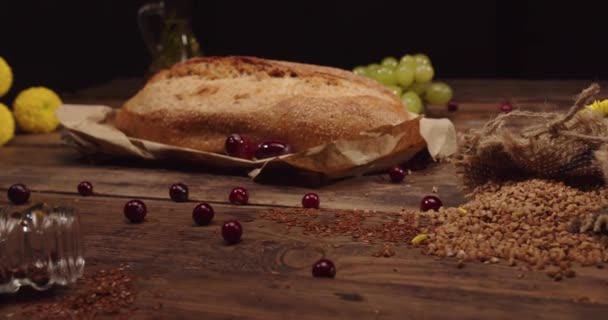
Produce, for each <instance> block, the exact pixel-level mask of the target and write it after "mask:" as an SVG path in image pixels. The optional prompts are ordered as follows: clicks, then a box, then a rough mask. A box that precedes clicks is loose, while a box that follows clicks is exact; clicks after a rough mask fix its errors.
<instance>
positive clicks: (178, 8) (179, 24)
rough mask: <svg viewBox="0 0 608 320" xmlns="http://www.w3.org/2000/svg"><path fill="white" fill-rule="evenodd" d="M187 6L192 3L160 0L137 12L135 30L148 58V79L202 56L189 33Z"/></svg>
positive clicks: (191, 32)
mask: <svg viewBox="0 0 608 320" xmlns="http://www.w3.org/2000/svg"><path fill="white" fill-rule="evenodd" d="M191 7H192V1H186V0H179V1H178V0H172V1H169V0H166V1H165V0H161V1H156V2H152V3H148V4H146V5H144V6H142V7H141V8H140V9H139V11H138V13H137V21H138V25H139V30H140V32H141V34H142V36H143V39H144V42H145V43H146V46H147V47H148V51H149V52H150V55H151V56H152V63H151V64H150V67H149V69H148V76H151V75H153V74H155V73H156V72H158V71H160V70H162V69H166V68H169V67H171V66H172V65H174V64H176V63H178V62H184V61H186V60H188V59H190V58H194V57H199V56H202V55H203V53H202V50H201V48H200V46H199V42H198V40H197V38H196V36H195V35H194V32H193V31H192V26H191V18H190V16H189V14H190V8H191Z"/></svg>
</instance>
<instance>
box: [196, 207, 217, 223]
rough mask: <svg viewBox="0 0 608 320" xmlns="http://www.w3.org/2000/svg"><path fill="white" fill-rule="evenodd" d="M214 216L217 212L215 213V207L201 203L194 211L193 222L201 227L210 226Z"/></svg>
mask: <svg viewBox="0 0 608 320" xmlns="http://www.w3.org/2000/svg"><path fill="white" fill-rule="evenodd" d="M214 215H215V212H214V211H213V207H211V206H210V205H209V204H207V203H199V204H197V205H196V207H194V209H193V210H192V220H194V223H196V224H197V225H199V226H204V225H207V224H209V222H211V220H212V219H213V216H214Z"/></svg>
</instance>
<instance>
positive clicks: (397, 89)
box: [386, 86, 403, 97]
mask: <svg viewBox="0 0 608 320" xmlns="http://www.w3.org/2000/svg"><path fill="white" fill-rule="evenodd" d="M386 87H387V88H388V89H389V90H391V91H392V92H393V93H394V94H395V95H396V96H397V97H401V92H403V91H402V90H401V87H399V86H386Z"/></svg>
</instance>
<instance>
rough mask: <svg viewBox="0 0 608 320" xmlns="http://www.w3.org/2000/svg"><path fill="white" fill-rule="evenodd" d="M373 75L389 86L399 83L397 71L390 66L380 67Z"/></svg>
mask: <svg viewBox="0 0 608 320" xmlns="http://www.w3.org/2000/svg"><path fill="white" fill-rule="evenodd" d="M372 77H373V78H374V79H376V80H377V81H378V82H380V83H382V84H384V85H387V86H389V85H396V84H397V77H396V76H395V72H394V71H393V69H391V68H389V67H380V68H378V70H376V72H375V73H374V74H373V76H372Z"/></svg>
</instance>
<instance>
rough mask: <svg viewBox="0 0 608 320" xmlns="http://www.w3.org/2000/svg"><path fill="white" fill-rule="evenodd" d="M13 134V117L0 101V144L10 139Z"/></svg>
mask: <svg viewBox="0 0 608 320" xmlns="http://www.w3.org/2000/svg"><path fill="white" fill-rule="evenodd" d="M14 136H15V119H13V114H12V113H11V111H10V110H9V109H8V108H7V107H6V106H5V105H3V104H2V103H0V146H3V145H5V144H6V143H7V142H9V141H11V139H13V137H14Z"/></svg>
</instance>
